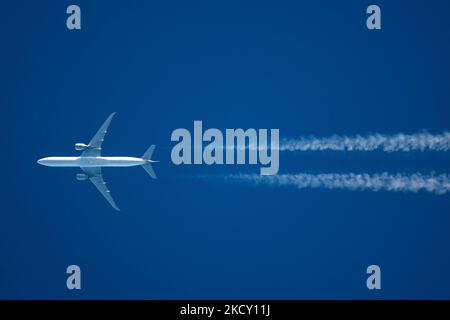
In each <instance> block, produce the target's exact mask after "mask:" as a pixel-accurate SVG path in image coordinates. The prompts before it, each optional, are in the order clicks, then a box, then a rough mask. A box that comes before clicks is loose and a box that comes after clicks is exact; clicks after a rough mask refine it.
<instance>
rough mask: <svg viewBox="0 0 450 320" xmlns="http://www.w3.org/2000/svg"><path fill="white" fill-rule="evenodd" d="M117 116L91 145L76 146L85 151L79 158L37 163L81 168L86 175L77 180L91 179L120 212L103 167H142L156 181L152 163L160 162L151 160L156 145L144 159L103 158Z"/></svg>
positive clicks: (94, 138)
mask: <svg viewBox="0 0 450 320" xmlns="http://www.w3.org/2000/svg"><path fill="white" fill-rule="evenodd" d="M115 114H116V113H115V112H114V113H112V114H110V116H109V117H108V118H107V119H106V120H105V122H104V123H103V125H102V126H101V127H100V129H98V131H97V133H96V134H95V136H94V137H93V138H92V140H91V141H90V142H89V144H84V143H76V144H75V150H78V151H83V152H82V153H81V155H80V156H79V157H46V158H42V159H39V160H38V161H37V163H39V164H41V165H44V166H47V167H79V168H80V169H81V170H83V172H84V173H77V175H76V179H77V180H79V181H82V180H87V179H89V180H90V181H91V182H92V183H93V184H94V186H95V187H96V188H97V189H98V191H100V193H101V194H102V195H103V196H104V197H105V199H106V200H107V201H108V202H109V204H110V205H111V206H112V207H113V208H114V209H115V210H117V211H120V209H119V207H117V205H116V203H115V202H114V199H113V198H112V196H111V193H110V191H109V190H108V188H107V186H106V182H105V181H104V180H103V176H102V167H133V166H142V168H144V170H145V171H147V173H148V174H149V175H150V177H152V178H153V179H156V174H155V171H154V170H153V167H152V163H155V162H159V161H154V160H152V159H151V158H152V155H153V151H154V150H155V145H152V146H150V148H148V149H147V151H146V152H145V153H144V154H143V156H142V158H133V157H102V156H101V150H102V142H103V140H104V138H105V135H106V132H107V130H108V127H109V124H110V122H111V120H112V118H113V117H114V115H115Z"/></svg>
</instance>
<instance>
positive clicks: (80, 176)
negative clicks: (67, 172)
mask: <svg viewBox="0 0 450 320" xmlns="http://www.w3.org/2000/svg"><path fill="white" fill-rule="evenodd" d="M88 178H89V177H88V175H87V174H85V173H77V180H78V181H83V180H87V179H88Z"/></svg>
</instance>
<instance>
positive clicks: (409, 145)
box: [280, 132, 450, 152]
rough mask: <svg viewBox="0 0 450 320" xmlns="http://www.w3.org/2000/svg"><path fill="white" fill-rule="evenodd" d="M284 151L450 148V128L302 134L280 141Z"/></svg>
mask: <svg viewBox="0 0 450 320" xmlns="http://www.w3.org/2000/svg"><path fill="white" fill-rule="evenodd" d="M280 150H281V151H320V150H332V151H374V150H382V151H386V152H393V151H426V150H433V151H448V150H450V132H444V133H442V134H430V133H428V132H420V133H414V134H403V133H399V134H395V135H383V134H378V133H377V134H369V135H366V136H361V135H356V136H338V135H334V136H331V137H325V138H316V137H300V138H299V139H285V140H283V141H281V143H280Z"/></svg>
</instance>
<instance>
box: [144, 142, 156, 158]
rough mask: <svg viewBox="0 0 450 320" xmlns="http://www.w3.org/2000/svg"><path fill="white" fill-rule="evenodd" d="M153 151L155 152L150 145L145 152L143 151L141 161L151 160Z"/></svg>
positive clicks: (153, 146) (153, 147)
mask: <svg viewBox="0 0 450 320" xmlns="http://www.w3.org/2000/svg"><path fill="white" fill-rule="evenodd" d="M153 151H155V145H154V144H152V145H151V146H150V148H148V149H147V151H145V153H144V155H143V156H142V159H144V160H151V159H152V155H153Z"/></svg>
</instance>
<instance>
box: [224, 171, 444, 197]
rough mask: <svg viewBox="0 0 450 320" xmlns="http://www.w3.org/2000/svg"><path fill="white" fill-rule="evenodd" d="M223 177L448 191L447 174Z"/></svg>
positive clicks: (254, 181)
mask: <svg viewBox="0 0 450 320" xmlns="http://www.w3.org/2000/svg"><path fill="white" fill-rule="evenodd" d="M226 179H227V180H236V181H245V182H249V183H252V184H254V185H267V186H275V187H277V186H293V187H297V188H299V189H303V188H326V189H346V190H371V191H380V190H385V191H394V192H418V191H427V192H431V193H435V194H446V193H447V192H449V191H450V175H447V174H439V175H434V174H430V175H423V174H421V173H414V174H394V175H392V174H388V173H381V174H372V175H371V174H367V173H361V174H357V173H325V174H306V173H300V174H281V175H273V176H261V175H257V174H231V175H227V176H226Z"/></svg>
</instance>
